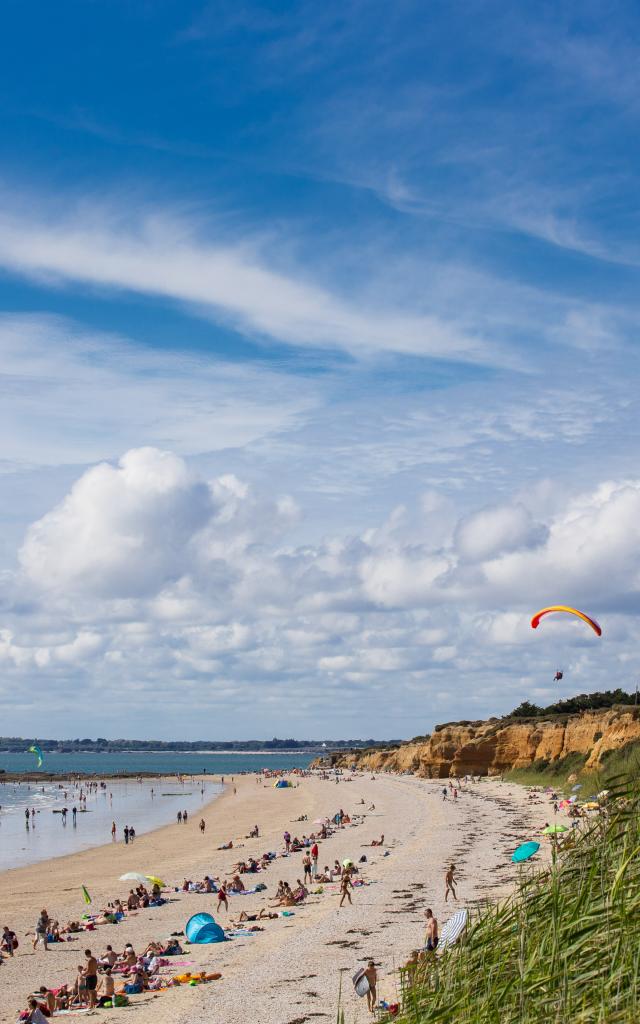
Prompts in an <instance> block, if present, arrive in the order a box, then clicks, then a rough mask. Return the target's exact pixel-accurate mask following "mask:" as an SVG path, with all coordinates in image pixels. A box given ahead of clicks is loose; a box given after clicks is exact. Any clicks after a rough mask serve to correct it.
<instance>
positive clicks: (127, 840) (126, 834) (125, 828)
mask: <svg viewBox="0 0 640 1024" xmlns="http://www.w3.org/2000/svg"><path fill="white" fill-rule="evenodd" d="M124 841H125V844H126V845H127V846H128V845H129V826H128V825H125V826H124Z"/></svg>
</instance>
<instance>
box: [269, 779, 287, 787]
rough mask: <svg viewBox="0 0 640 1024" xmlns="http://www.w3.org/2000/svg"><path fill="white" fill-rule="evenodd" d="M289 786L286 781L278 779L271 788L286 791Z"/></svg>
mask: <svg viewBox="0 0 640 1024" xmlns="http://www.w3.org/2000/svg"><path fill="white" fill-rule="evenodd" d="M290 785H291V783H290V782H288V781H287V779H278V781H277V782H274V784H273V788H274V789H288V788H289V786H290Z"/></svg>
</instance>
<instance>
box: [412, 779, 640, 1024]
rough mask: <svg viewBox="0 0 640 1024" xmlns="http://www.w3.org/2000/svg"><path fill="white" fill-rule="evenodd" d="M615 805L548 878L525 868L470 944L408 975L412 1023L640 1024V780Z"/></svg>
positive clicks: (618, 792) (622, 787)
mask: <svg viewBox="0 0 640 1024" xmlns="http://www.w3.org/2000/svg"><path fill="white" fill-rule="evenodd" d="M610 785H611V786H613V785H614V784H613V783H612V782H611V780H610ZM608 806H609V809H608V810H607V811H606V812H604V813H602V814H601V815H599V816H598V817H597V819H595V820H594V821H593V822H592V823H591V824H590V826H589V828H588V830H587V831H586V832H585V834H584V835H583V836H582V837H581V838H580V839H579V840H578V841H577V842H576V843H575V845H573V846H572V847H570V848H567V849H564V850H558V852H557V855H556V856H555V857H554V863H553V865H552V867H551V868H550V869H549V870H548V871H544V872H540V873H534V869H533V868H532V867H529V868H525V869H524V870H523V874H522V875H521V877H520V881H519V884H518V886H517V889H516V891H515V893H514V895H513V896H512V897H511V898H509V899H508V900H507V901H505V902H504V903H502V904H500V905H498V906H495V907H492V908H489V909H487V910H486V911H485V912H484V913H482V914H481V916H480V917H479V918H478V919H477V920H476V921H475V923H474V924H473V925H472V926H471V928H470V930H469V932H468V934H467V936H466V938H465V940H464V942H461V943H460V944H459V945H458V946H457V947H455V948H454V949H453V950H451V951H449V952H446V953H445V954H444V955H443V956H442V957H431V959H430V960H429V961H427V962H425V963H423V964H420V966H419V968H418V969H417V971H415V972H414V973H413V975H412V977H411V978H410V977H409V976H408V975H407V974H405V977H404V1001H403V1011H402V1014H401V1020H402V1021H404V1022H405V1024H426V1022H429V1024H431V1022H437V1021H441V1022H447V1024H449V1022H450V1024H534V1022H535V1024H541V1022H544V1024H621V1022H625V1024H631V1022H637V1021H640V789H639V788H638V785H637V783H636V782H630V781H629V780H626V781H622V780H617V781H616V783H615V797H614V799H613V801H612V802H611V803H610V804H609V805H608ZM410 982H411V983H410Z"/></svg>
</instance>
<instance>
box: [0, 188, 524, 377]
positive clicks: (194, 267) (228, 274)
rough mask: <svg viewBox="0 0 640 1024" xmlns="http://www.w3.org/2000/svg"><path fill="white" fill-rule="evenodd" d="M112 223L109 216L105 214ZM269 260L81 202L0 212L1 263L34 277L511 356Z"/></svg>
mask: <svg viewBox="0 0 640 1024" xmlns="http://www.w3.org/2000/svg"><path fill="white" fill-rule="evenodd" d="M114 222H115V223H114ZM276 265H277V261H276V260H273V261H272V265H270V262H269V259H268V257H267V256H266V255H265V254H264V253H263V252H262V251H261V247H260V245H259V244H258V243H256V242H255V241H252V239H251V237H250V236H248V237H247V238H246V239H244V240H243V241H240V242H230V241H228V240H226V239H225V240H220V241H216V240H213V241H211V240H207V239H206V238H203V237H202V234H201V233H200V234H199V233H198V231H197V230H196V229H195V228H194V226H193V225H192V224H190V223H189V222H187V221H186V220H180V219H178V218H176V217H173V218H172V217H171V216H170V215H167V214H163V213H148V214H146V215H145V214H142V215H137V214H136V213H135V212H134V211H132V210H131V209H128V208H124V209H119V210H116V211H111V215H110V214H109V212H108V210H107V209H105V208H104V207H103V206H101V205H95V204H85V206H84V207H83V209H81V210H80V211H79V212H78V214H77V215H75V216H73V215H70V216H69V215H68V216H65V217H63V218H58V217H56V216H55V215H52V214H51V213H49V214H48V215H43V216H40V217H38V216H37V215H34V214H32V213H26V212H25V213H24V214H23V215H17V216H16V215H13V214H11V213H9V212H8V211H7V209H6V207H5V210H4V211H3V212H2V213H1V214H0V266H2V267H4V268H5V270H10V271H12V272H14V273H17V274H22V275H25V276H27V277H29V278H31V279H33V280H37V281H39V282H40V283H42V284H47V283H49V284H60V283H63V284H64V283H73V284H76V285H77V284H83V285H92V286H94V287H99V288H103V289H109V290H116V291H119V292H134V293H139V294H144V295H152V296H156V297H162V298H164V299H165V300H168V301H173V302H179V303H182V304H185V305H186V306H188V308H189V309H190V310H191V312H192V313H193V314H194V315H199V316H204V317H207V318H209V319H214V320H218V321H219V322H221V323H223V324H225V325H227V326H230V327H232V328H233V329H235V330H237V331H239V332H241V333H243V334H247V335H249V336H251V337H253V338H258V339H259V338H264V339H269V340H271V341H273V340H275V341H278V342H281V343H284V344H287V345H291V346H296V347H301V348H308V347H313V348H319V349H332V350H342V351H346V352H348V353H350V354H351V355H353V356H365V355H368V354H372V353H385V352H387V353H397V354H411V355H415V356H420V357H424V358H432V359H444V360H452V361H459V362H468V363H475V364H485V365H504V364H505V362H511V357H510V355H509V353H508V352H507V351H506V350H504V349H502V348H501V346H499V345H498V344H496V343H495V342H494V341H493V340H492V339H491V338H485V337H483V336H482V335H480V334H479V333H474V332H473V331H471V330H468V329H463V328H462V327H461V326H459V325H458V324H457V323H456V320H455V319H454V318H451V319H449V320H444V319H442V318H439V317H438V316H437V315H433V314H430V313H428V312H424V311H422V310H420V309H416V310H411V309H408V308H406V306H402V305H400V304H397V305H396V304H394V303H393V301H392V298H391V297H390V296H389V295H386V296H385V301H384V302H382V301H381V302H376V301H375V299H374V298H373V297H372V295H371V294H368V295H367V296H363V297H361V299H360V300H359V301H358V300H356V299H355V297H352V296H349V297H346V296H345V295H344V294H341V292H339V291H337V290H334V291H330V290H329V289H328V288H327V287H326V286H321V285H319V284H314V283H313V281H312V280H311V279H310V278H311V274H310V272H309V271H308V272H307V273H306V274H305V273H303V272H302V271H300V270H299V269H297V270H291V271H289V272H285V271H284V270H280V269H277V268H276Z"/></svg>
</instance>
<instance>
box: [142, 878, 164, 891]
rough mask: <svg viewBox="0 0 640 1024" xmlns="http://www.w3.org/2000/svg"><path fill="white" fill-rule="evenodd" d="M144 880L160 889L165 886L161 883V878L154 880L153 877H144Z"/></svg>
mask: <svg viewBox="0 0 640 1024" xmlns="http://www.w3.org/2000/svg"><path fill="white" fill-rule="evenodd" d="M145 878H146V879H147V880H148V881H149V882H151V884H152V885H159V886H160V888H161V889H162V887H163V886H164V885H166V884H167V883H166V882H163V881H162V879H161V878H156V876H155V875H145Z"/></svg>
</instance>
